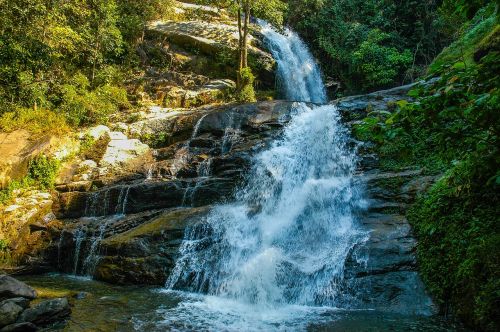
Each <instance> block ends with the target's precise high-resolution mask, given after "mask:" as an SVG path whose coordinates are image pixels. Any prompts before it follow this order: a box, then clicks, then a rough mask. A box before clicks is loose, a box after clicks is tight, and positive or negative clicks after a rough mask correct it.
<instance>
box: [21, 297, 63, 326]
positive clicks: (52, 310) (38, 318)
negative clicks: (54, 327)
mask: <svg viewBox="0 0 500 332" xmlns="http://www.w3.org/2000/svg"><path fill="white" fill-rule="evenodd" d="M70 313H71V308H70V306H69V303H68V300H67V299H66V298H57V299H52V300H47V301H43V302H40V303H38V304H37V305H35V306H33V307H32V308H29V309H26V310H25V311H24V312H23V313H22V314H21V315H20V316H19V318H18V322H19V323H25V322H30V323H33V324H35V325H38V326H46V325H49V324H52V323H55V322H58V321H61V320H63V319H65V318H66V317H68V316H69V315H70Z"/></svg>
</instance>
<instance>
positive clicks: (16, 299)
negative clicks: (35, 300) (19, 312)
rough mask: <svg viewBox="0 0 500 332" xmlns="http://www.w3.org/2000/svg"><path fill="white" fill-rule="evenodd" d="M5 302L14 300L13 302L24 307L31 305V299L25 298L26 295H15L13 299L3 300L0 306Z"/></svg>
mask: <svg viewBox="0 0 500 332" xmlns="http://www.w3.org/2000/svg"><path fill="white" fill-rule="evenodd" d="M4 302H12V303H14V304H16V305H18V306H20V307H21V308H23V309H26V308H27V307H28V306H29V305H30V300H29V299H27V298H25V297H13V298H11V299H7V300H3V301H2V302H0V306H1V305H2V304H3V303H4Z"/></svg>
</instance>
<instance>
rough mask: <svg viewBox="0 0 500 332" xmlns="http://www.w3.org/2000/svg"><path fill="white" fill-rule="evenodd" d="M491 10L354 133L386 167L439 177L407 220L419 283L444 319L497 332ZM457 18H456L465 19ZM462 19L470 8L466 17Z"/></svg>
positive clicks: (499, 83)
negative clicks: (423, 77)
mask: <svg viewBox="0 0 500 332" xmlns="http://www.w3.org/2000/svg"><path fill="white" fill-rule="evenodd" d="M496 11H497V9H496V8H495V6H493V5H490V6H488V7H483V8H482V9H480V10H478V11H477V12H476V15H475V17H474V18H473V19H472V20H471V21H470V22H468V23H467V24H466V26H465V27H464V31H463V34H462V35H461V37H460V39H458V40H457V41H456V42H454V43H453V44H452V45H451V46H450V47H448V48H447V49H445V50H444V51H443V53H441V54H440V55H439V56H438V57H437V58H436V59H435V61H434V62H433V63H432V65H431V66H430V68H429V76H428V78H431V77H436V76H437V77H439V79H438V80H437V81H436V82H434V83H430V84H426V85H421V86H418V87H417V88H415V89H413V90H412V91H411V92H410V95H411V96H413V97H414V98H415V102H411V103H407V102H404V101H401V102H398V103H397V105H396V108H395V110H394V112H393V113H391V114H372V115H370V116H368V117H367V118H365V119H364V121H363V122H361V123H359V124H358V125H357V126H356V127H355V133H356V134H357V135H358V137H360V138H362V139H369V140H372V141H373V142H375V143H376V144H377V151H378V153H379V155H380V156H381V162H382V166H383V167H385V168H387V169H402V168H406V167H420V168H423V169H424V170H425V172H426V173H427V174H437V175H438V176H441V175H442V176H441V178H440V180H439V181H438V182H437V183H436V184H435V185H434V186H433V187H432V188H431V190H430V191H429V192H428V193H426V194H425V195H422V196H421V197H420V198H419V199H418V200H417V202H416V203H415V204H414V205H413V206H412V208H411V209H410V211H409V214H408V219H409V220H410V222H411V223H412V225H413V226H414V229H415V232H416V235H417V237H418V239H419V245H418V252H417V254H418V259H419V264H420V267H421V273H422V276H423V278H424V281H425V282H426V284H427V285H428V287H429V289H430V291H431V293H432V294H433V295H434V297H435V299H436V300H437V302H438V304H440V305H441V309H442V310H443V312H444V313H452V314H455V315H456V316H458V317H460V318H461V319H462V320H463V321H465V322H466V323H467V324H468V325H469V326H471V327H474V328H476V329H480V330H490V331H494V330H498V328H499V326H498V317H499V315H500V311H499V308H500V306H499V301H500V283H499V280H500V266H499V262H500V248H499V246H500V233H499V224H498V216H499V215H500V192H499V189H500V188H499V186H500V154H499V146H500V142H499V134H500V118H499V116H498V110H499V108H498V107H499V105H500V91H499V87H500V76H499V73H500V54H499V52H500V46H499V45H500V43H499V41H500V26H499V24H498V16H497V15H496V14H497V13H496ZM464 14H465V13H464ZM467 15H470V11H467Z"/></svg>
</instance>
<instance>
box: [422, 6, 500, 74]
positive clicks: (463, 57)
mask: <svg viewBox="0 0 500 332" xmlns="http://www.w3.org/2000/svg"><path fill="white" fill-rule="evenodd" d="M492 11H493V8H492V7H491V6H490V7H487V8H483V9H482V10H480V11H479V12H478V13H477V15H476V17H475V18H474V19H473V20H472V21H471V22H467V23H466V24H465V25H464V27H463V28H462V30H463V31H462V32H461V36H460V38H458V39H457V40H456V41H454V42H453V43H452V44H451V45H450V46H448V47H446V48H445V49H444V50H443V52H441V53H440V54H439V55H438V56H437V57H436V58H435V59H434V60H433V62H432V63H431V64H430V66H429V69H428V71H429V73H435V72H438V71H439V70H440V69H441V67H442V66H443V65H445V64H449V63H455V62H457V61H461V62H463V63H465V64H466V65H473V63H474V60H473V55H474V52H475V51H476V48H477V46H478V44H479V43H480V42H481V40H484V39H485V37H486V36H487V35H488V34H489V33H492V30H493V28H494V27H495V25H496V20H497V18H496V15H495V14H494V13H492ZM485 17H487V18H486V19H485Z"/></svg>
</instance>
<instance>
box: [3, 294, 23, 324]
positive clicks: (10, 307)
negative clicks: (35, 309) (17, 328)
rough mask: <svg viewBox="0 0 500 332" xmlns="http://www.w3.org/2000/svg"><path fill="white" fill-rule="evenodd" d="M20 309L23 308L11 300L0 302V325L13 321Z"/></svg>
mask: <svg viewBox="0 0 500 332" xmlns="http://www.w3.org/2000/svg"><path fill="white" fill-rule="evenodd" d="M22 311H23V308H22V307H20V306H18V305H17V304H16V303H14V302H13V301H9V300H6V301H2V302H0V327H3V326H6V325H9V324H12V323H14V322H15V321H16V320H17V317H18V316H19V314H20V313H21V312H22Z"/></svg>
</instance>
